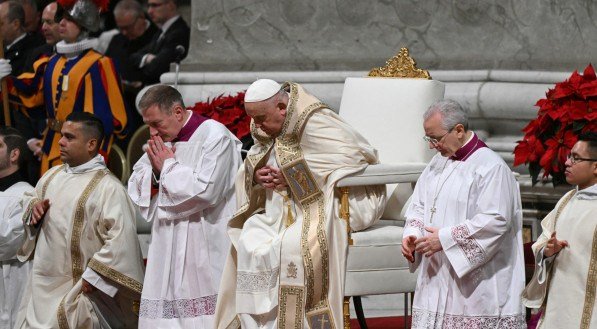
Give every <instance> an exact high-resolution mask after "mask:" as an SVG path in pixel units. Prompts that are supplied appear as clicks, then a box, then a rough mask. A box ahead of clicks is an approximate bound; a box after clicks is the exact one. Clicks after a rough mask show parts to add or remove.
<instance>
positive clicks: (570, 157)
mask: <svg viewBox="0 0 597 329" xmlns="http://www.w3.org/2000/svg"><path fill="white" fill-rule="evenodd" d="M567 158H568V160H570V163H571V164H573V165H574V164H577V163H579V162H582V161H597V159H590V158H579V157H577V156H575V155H572V153H569V154H568V157H567Z"/></svg>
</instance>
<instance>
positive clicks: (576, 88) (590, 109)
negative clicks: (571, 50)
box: [514, 64, 597, 186]
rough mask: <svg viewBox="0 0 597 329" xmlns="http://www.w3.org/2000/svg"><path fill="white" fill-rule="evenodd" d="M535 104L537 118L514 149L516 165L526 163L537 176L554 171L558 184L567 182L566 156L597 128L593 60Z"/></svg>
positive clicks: (596, 95) (533, 178)
mask: <svg viewBox="0 0 597 329" xmlns="http://www.w3.org/2000/svg"><path fill="white" fill-rule="evenodd" d="M535 106H537V107H539V112H538V115H537V118H536V119H534V120H532V121H531V122H530V123H529V124H528V125H527V126H526V127H525V128H524V129H523V130H522V131H523V132H524V133H525V135H524V138H523V139H522V140H521V141H518V145H517V146H516V148H515V149H514V166H518V165H521V164H526V165H528V167H529V173H530V174H531V178H532V180H533V185H534V184H536V183H537V181H538V180H539V175H540V173H541V171H543V176H542V178H543V179H547V178H548V177H549V176H550V175H551V177H552V182H553V184H554V186H556V185H559V184H563V183H565V182H566V177H565V175H564V170H565V166H564V163H565V162H566V157H567V156H568V154H569V153H570V150H571V149H572V146H574V143H576V141H577V140H578V135H579V134H580V133H582V132H587V131H597V78H596V76H595V70H594V69H593V66H592V65H590V64H589V66H587V67H586V68H585V70H584V72H583V74H582V75H581V74H579V73H578V72H577V71H574V73H572V75H571V76H570V78H568V79H567V80H565V81H563V82H560V83H557V84H556V85H555V88H553V89H549V90H548V91H547V93H546V97H545V98H542V99H540V100H539V101H538V102H537V104H535Z"/></svg>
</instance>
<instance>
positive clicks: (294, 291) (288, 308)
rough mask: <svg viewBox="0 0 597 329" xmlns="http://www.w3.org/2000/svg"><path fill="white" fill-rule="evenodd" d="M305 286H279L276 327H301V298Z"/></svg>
mask: <svg viewBox="0 0 597 329" xmlns="http://www.w3.org/2000/svg"><path fill="white" fill-rule="evenodd" d="M304 294H305V288H303V287H299V286H280V303H279V309H278V328H296V329H303V298H304Z"/></svg>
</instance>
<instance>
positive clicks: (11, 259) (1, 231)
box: [0, 127, 33, 328]
mask: <svg viewBox="0 0 597 329" xmlns="http://www.w3.org/2000/svg"><path fill="white" fill-rule="evenodd" d="M26 150H27V144H26V142H25V138H24V137H23V136H22V135H21V134H20V133H19V131H18V130H16V129H14V128H11V127H2V128H0V264H1V265H2V268H1V269H0V272H1V273H2V278H1V279H0V328H13V327H14V324H15V319H16V317H17V312H18V307H19V303H20V302H21V297H22V296H23V290H24V289H25V284H26V283H27V278H28V277H29V272H30V270H31V265H32V263H31V262H24V263H22V262H20V261H19V260H17V250H18V249H19V247H21V245H22V244H23V239H24V238H25V229H24V227H23V220H22V218H23V211H24V209H23V206H22V204H21V199H22V198H23V194H24V193H25V192H31V191H32V190H33V186H31V185H29V183H27V181H26V180H25V179H24V177H22V176H21V174H20V167H21V165H22V163H23V159H24V157H25V154H24V153H23V152H26Z"/></svg>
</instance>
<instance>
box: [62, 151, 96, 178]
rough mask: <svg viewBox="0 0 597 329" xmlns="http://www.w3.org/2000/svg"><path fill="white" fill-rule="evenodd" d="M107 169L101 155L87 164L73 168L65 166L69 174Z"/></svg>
mask: <svg viewBox="0 0 597 329" xmlns="http://www.w3.org/2000/svg"><path fill="white" fill-rule="evenodd" d="M104 168H106V163H105V162H104V157H103V156H101V154H98V155H96V156H95V157H94V158H93V159H91V160H89V161H87V162H85V163H84V164H82V165H78V166H76V167H71V166H69V165H65V166H64V171H65V172H67V173H69V174H83V173H86V172H89V171H93V170H99V169H104Z"/></svg>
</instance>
